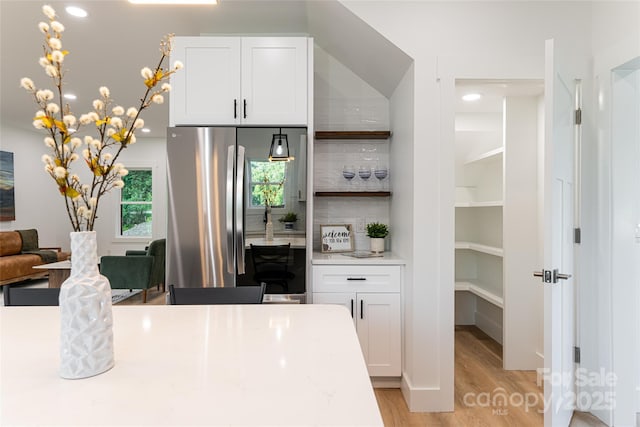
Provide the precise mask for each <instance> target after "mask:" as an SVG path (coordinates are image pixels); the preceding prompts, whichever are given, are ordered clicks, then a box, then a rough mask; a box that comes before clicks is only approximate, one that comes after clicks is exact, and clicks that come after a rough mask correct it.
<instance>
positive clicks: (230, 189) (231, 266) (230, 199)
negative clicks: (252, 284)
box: [225, 145, 236, 273]
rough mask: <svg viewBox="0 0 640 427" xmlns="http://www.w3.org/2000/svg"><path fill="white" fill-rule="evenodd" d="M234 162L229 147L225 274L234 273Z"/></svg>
mask: <svg viewBox="0 0 640 427" xmlns="http://www.w3.org/2000/svg"><path fill="white" fill-rule="evenodd" d="M235 160H236V147H235V146H234V145H230V146H229V148H228V149H227V191H226V195H227V197H226V199H227V200H226V201H225V202H226V212H225V214H226V227H225V229H226V230H225V231H226V235H227V256H226V258H227V272H229V273H234V271H235V269H234V266H235V259H234V257H233V253H234V252H233V251H234V247H233V183H234V179H233V175H234V166H235Z"/></svg>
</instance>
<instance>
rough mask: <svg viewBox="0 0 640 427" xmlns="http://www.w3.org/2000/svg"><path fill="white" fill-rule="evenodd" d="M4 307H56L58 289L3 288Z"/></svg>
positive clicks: (58, 294)
mask: <svg viewBox="0 0 640 427" xmlns="http://www.w3.org/2000/svg"><path fill="white" fill-rule="evenodd" d="M2 292H3V294H4V305H5V306H14V307H15V306H30V305H34V306H35V305H38V306H46V305H48V306H55V305H58V298H59V296H60V288H12V287H11V286H4V287H3V290H2Z"/></svg>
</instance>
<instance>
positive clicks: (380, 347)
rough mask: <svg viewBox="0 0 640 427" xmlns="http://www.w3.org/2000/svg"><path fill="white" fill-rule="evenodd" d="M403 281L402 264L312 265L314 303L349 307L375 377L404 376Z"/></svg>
mask: <svg viewBox="0 0 640 427" xmlns="http://www.w3.org/2000/svg"><path fill="white" fill-rule="evenodd" d="M400 281H401V271H400V266H391V265H389V266H371V265H367V266H362V265H314V266H313V303H314V304H341V305H344V306H345V307H347V309H348V310H349V312H350V313H351V316H352V317H353V319H354V323H355V326H356V331H357V333H358V339H359V340H360V347H361V348H362V354H363V356H364V359H365V361H366V364H367V369H368V370H369V375H370V376H372V377H399V376H400V375H401V366H402V365H401V333H402V328H401V309H400V301H401V300H400V286H401V284H400Z"/></svg>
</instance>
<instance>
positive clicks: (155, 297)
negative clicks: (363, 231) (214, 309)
mask: <svg viewBox="0 0 640 427" xmlns="http://www.w3.org/2000/svg"><path fill="white" fill-rule="evenodd" d="M136 304H142V295H141V294H138V295H134V296H132V297H131V298H128V299H126V300H124V301H122V302H120V303H119V304H118V305H136ZM147 304H152V305H163V304H166V296H165V293H164V292H162V291H158V290H155V289H151V290H149V291H148V293H147ZM455 346H456V351H455V359H456V360H455V397H454V399H455V405H454V406H455V409H454V412H443V413H433V412H429V413H424V412H423V413H420V412H409V409H408V408H407V404H406V402H405V400H404V398H403V397H402V393H401V392H400V390H399V389H382V388H378V389H376V390H375V394H376V398H377V400H378V405H379V407H380V411H381V413H382V417H383V420H384V425H385V426H386V427H427V426H451V427H462V426H465V427H466V426H474V427H475V426H491V427H494V426H518V427H520V426H522V427H528V426H532V427H534V426H542V425H543V416H542V413H540V412H538V410H539V409H541V407H542V389H541V388H539V387H538V386H537V385H536V374H535V372H533V371H505V370H503V369H502V346H500V345H499V344H498V343H497V342H495V341H494V340H492V339H491V338H489V337H488V336H487V335H486V334H485V333H483V332H482V331H480V330H479V329H478V328H476V327H457V328H456V333H455ZM467 393H473V394H469V395H467ZM481 393H484V394H483V395H481ZM498 393H503V395H504V396H507V397H508V396H516V395H521V396H527V393H531V394H530V395H529V396H534V395H535V396H539V398H538V399H537V401H538V402H539V403H538V404H537V405H534V406H533V407H531V408H529V409H528V410H527V408H525V406H524V404H523V405H517V403H519V402H518V400H516V399H517V398H513V399H514V400H513V401H514V402H515V403H516V405H506V406H501V405H494V406H491V405H490V404H489V405H486V402H485V401H484V400H482V399H483V398H484V397H486V396H491V398H493V397H495V396H496V395H497V394H498ZM465 395H467V398H466V399H465ZM485 400H486V399H485ZM465 401H466V402H467V403H470V405H468V404H465ZM591 426H596V427H600V426H605V424H603V423H601V422H600V421H599V420H598V419H596V418H595V417H593V416H591V415H590V414H585V413H575V414H574V417H573V420H572V421H571V427H591Z"/></svg>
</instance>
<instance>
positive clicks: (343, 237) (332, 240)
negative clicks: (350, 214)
mask: <svg viewBox="0 0 640 427" xmlns="http://www.w3.org/2000/svg"><path fill="white" fill-rule="evenodd" d="M320 242H321V251H322V252H323V253H339V252H353V251H354V238H353V229H352V227H351V224H321V225H320Z"/></svg>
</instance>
